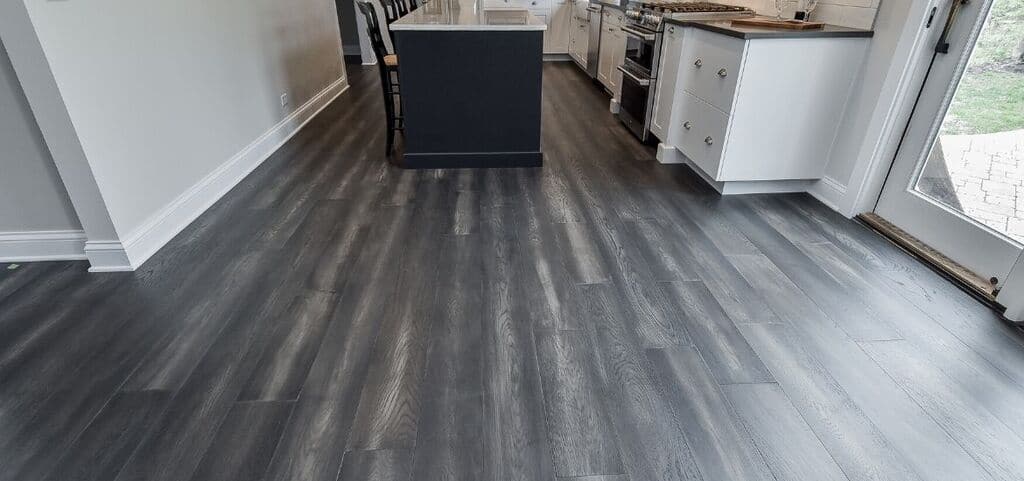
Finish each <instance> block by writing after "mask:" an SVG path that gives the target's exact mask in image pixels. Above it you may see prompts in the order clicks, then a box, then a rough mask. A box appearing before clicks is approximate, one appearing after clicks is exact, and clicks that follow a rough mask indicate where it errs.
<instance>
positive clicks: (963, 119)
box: [943, 71, 1024, 135]
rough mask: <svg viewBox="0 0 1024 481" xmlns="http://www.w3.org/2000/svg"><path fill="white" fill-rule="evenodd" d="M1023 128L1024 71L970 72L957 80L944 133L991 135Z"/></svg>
mask: <svg viewBox="0 0 1024 481" xmlns="http://www.w3.org/2000/svg"><path fill="white" fill-rule="evenodd" d="M1018 129H1024V72H1022V73H1014V72H1001V71H988V72H970V73H968V74H967V76H965V77H964V81H963V82H961V83H960V90H959V91H958V92H957V94H956V97H955V98H954V99H953V105H952V106H951V107H950V110H949V116H947V117H946V123H945V124H944V125H943V133H946V134H953V135H957V134H990V133H995V132H1007V131H1010V130H1018Z"/></svg>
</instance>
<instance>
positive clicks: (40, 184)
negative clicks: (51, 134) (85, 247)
mask: <svg viewBox="0 0 1024 481" xmlns="http://www.w3.org/2000/svg"><path fill="white" fill-rule="evenodd" d="M0 146H2V147H0V173H2V175H0V232H26V231H60V230H80V229H81V228H82V226H81V225H79V223H78V217H77V216H76V215H75V210H74V208H73V207H72V206H71V199H70V198H68V194H67V191H65V190H64V184H63V183H61V180H60V176H58V175H57V167H56V166H55V165H54V164H53V159H51V158H50V151H49V150H48V149H47V148H46V143H45V142H44V141H43V134H42V133H41V132H39V127H38V126H37V125H36V121H35V117H33V115H32V111H31V110H30V109H29V106H28V99H26V98H25V94H24V92H22V90H21V85H20V84H19V83H18V79H17V77H16V76H15V75H14V67H13V66H12V65H11V60H10V58H9V57H8V56H7V49H6V48H4V46H3V43H2V42H0Z"/></svg>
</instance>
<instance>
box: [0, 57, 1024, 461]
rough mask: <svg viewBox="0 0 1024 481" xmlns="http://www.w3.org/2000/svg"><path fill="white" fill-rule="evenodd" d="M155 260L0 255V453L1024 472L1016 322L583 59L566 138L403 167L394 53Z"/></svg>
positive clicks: (563, 122)
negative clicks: (509, 163) (392, 134)
mask: <svg viewBox="0 0 1024 481" xmlns="http://www.w3.org/2000/svg"><path fill="white" fill-rule="evenodd" d="M349 69H350V73H351V82H352V87H351V89H350V90H349V91H348V92H346V93H345V94H343V95H342V96H341V97H340V98H339V99H338V100H337V101H335V102H334V103H333V104H332V105H331V106H329V107H328V108H327V109H326V110H325V111H324V112H323V113H322V114H321V115H320V116H319V117H317V118H316V119H315V120H314V121H313V122H311V123H310V125H309V126H308V127H307V128H306V129H305V130H303V131H302V132H300V133H299V134H298V135H297V136H296V137H295V138H294V139H292V140H291V141H290V142H288V143H287V144H286V145H285V146H284V147H283V148H282V149H281V150H280V151H279V152H277V153H276V154H275V155H274V156H273V157H272V158H271V159H269V160H268V161H267V162H266V163H265V164H264V165H263V166H262V167H260V168H259V169H258V170H257V171H256V172H254V173H253V175H251V176H250V177H248V178H247V179H245V180H244V181H243V182H242V184H240V185H239V186H238V187H236V188H235V189H234V190H233V191H231V192H230V193H229V194H228V195H227V196H225V198H224V199H223V200H221V201H220V202H218V203H217V204H216V205H215V206H213V207H212V208H211V209H210V210H209V211H208V212H207V213H205V214H204V215H203V216H202V217H200V218H199V219H198V220H197V221H196V222H195V223H194V224H193V225H192V226H190V227H189V228H188V229H187V230H185V231H184V232H183V233H182V234H181V235H179V236H178V237H177V238H176V239H175V240H174V241H172V242H171V243H170V244H169V245H168V246H167V247H166V248H165V249H163V250H162V251H161V252H159V253H158V254H157V255H156V256H155V257H154V258H153V259H152V260H151V261H150V262H148V263H147V264H146V265H145V266H143V268H142V269H140V270H139V271H138V272H135V273H124V274H96V275H90V274H87V273H86V272H85V269H86V265H85V264H84V263H80V262H73V263H39V264H28V265H22V266H19V267H17V268H9V267H13V266H8V265H0V481H36V480H53V481H68V480H74V481H111V480H116V481H208V480H218V481H234V480H237V481H242V480H245V481H356V480H358V481H413V480H415V481H421V480H422V481H442V480H444V481H460V480H465V481H554V480H576V481H697V480H703V481H721V480H809V479H814V480H829V481H832V480H847V481H859V480H899V481H907V480H922V481H924V480H949V481H954V480H955V481H964V480H979V481H984V480H1020V479H1024V457H1022V456H1021V455H1020V454H1021V453H1024V335H1022V334H1021V332H1020V331H1019V330H1018V329H1016V328H1014V327H1012V326H1009V325H1006V324H1004V323H1002V322H1001V321H1000V320H999V319H998V318H997V316H995V315H994V314H993V313H991V312H990V311H988V310H987V309H986V308H984V307H982V306H981V305H979V304H977V303H976V302H974V301H973V300H972V299H971V298H970V297H969V296H967V295H966V294H964V293H962V292H961V291H959V290H958V289H956V288H955V287H953V286H951V285H949V284H947V283H946V282H945V281H944V280H943V279H941V278H940V277H938V276H937V275H935V274H934V273H933V272H931V271H930V270H929V269H927V268H925V267H923V266H922V265H920V264H919V263H917V262H916V261H915V260H914V259H912V258H910V257H909V256H907V255H905V254H904V253H903V252H901V251H900V250H898V249H896V248H895V247H893V246H891V245H890V244H888V243H887V242H886V241H885V240H883V239H881V238H880V237H878V236H876V235H875V234H873V233H872V232H870V231H868V230H867V229H865V228H864V227H862V226H860V225H859V224H856V223H854V222H852V221H849V220H847V219H844V218H842V217H840V216H839V215H837V214H835V213H833V212H831V211H829V210H828V209H827V208H825V207H824V206H822V205H821V204H819V203H818V202H816V201H815V200H813V199H811V198H810V197H808V196H806V195H781V196H745V197H734V198H721V197H719V196H717V195H716V194H715V193H714V192H713V191H712V190H710V189H709V188H708V187H706V186H705V185H703V184H702V183H701V182H700V181H699V180H698V178H697V177H696V176H695V175H694V174H693V173H692V172H690V171H689V170H688V169H687V168H685V167H682V166H663V165H659V164H658V163H657V162H656V161H655V160H654V151H653V149H651V148H650V147H648V146H643V145H640V144H639V143H637V142H636V141H635V140H634V139H633V138H632V137H631V136H630V135H629V134H628V133H627V131H626V130H625V128H624V127H622V126H621V125H620V124H619V123H618V122H617V121H616V120H615V118H614V117H613V116H612V115H611V114H609V113H608V112H607V104H608V99H607V97H606V96H605V95H604V94H603V93H602V92H601V91H600V90H599V89H598V88H597V87H596V86H595V85H594V84H593V83H591V82H590V81H589V79H586V78H584V76H583V75H582V74H581V73H580V72H579V71H578V69H576V67H575V66H573V65H571V64H568V63H550V64H546V65H545V67H544V104H543V121H544V128H543V142H544V150H545V152H546V163H545V167H544V168H542V169H524V170H491V171H482V170H476V171H471V170H436V171H404V170H400V169H397V168H395V167H392V166H390V165H388V164H387V163H386V162H385V161H384V159H383V158H382V156H381V155H380V153H381V152H382V151H383V141H384V140H383V137H384V136H383V118H382V117H383V109H382V108H381V95H380V91H379V88H378V85H377V83H376V82H377V78H378V76H377V74H376V73H375V71H374V70H372V68H366V67H360V66H356V65H352V66H350V67H349Z"/></svg>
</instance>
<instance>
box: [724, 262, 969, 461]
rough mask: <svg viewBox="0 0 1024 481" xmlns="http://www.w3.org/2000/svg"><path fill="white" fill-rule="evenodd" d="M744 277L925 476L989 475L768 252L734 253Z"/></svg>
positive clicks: (736, 263)
mask: <svg viewBox="0 0 1024 481" xmlns="http://www.w3.org/2000/svg"><path fill="white" fill-rule="evenodd" d="M731 259H732V261H733V264H735V265H736V268H737V269H739V270H740V272H742V273H743V276H744V277H746V278H747V280H749V281H750V285H752V286H755V288H757V289H758V290H759V291H761V292H762V294H763V296H764V298H765V299H769V302H771V303H772V309H774V310H775V312H776V313H778V315H779V317H780V318H782V319H785V320H786V321H787V322H789V323H790V324H792V325H793V326H794V327H795V328H796V329H794V332H795V333H796V334H797V335H798V337H799V342H800V345H801V346H803V347H804V348H805V349H807V351H808V352H809V353H810V354H811V355H812V356H813V357H814V358H815V360H817V361H819V362H821V364H822V366H823V367H825V368H826V369H828V372H829V374H831V375H832V377H833V378H834V379H835V380H836V382H838V383H839V384H840V385H841V386H842V388H843V390H844V391H845V392H846V393H847V394H848V395H849V396H850V399H851V400H853V402H854V403H855V404H856V405H857V406H858V407H859V408H860V409H861V410H863V411H864V413H865V415H866V416H868V417H869V418H870V419H871V420H872V421H873V422H874V424H875V426H876V427H878V430H879V431H881V432H882V434H883V435H884V436H885V437H886V439H888V440H889V441H891V442H892V443H893V447H894V448H895V449H897V450H899V451H900V453H901V454H902V455H903V456H904V457H905V458H906V459H907V461H909V462H910V463H912V464H913V466H914V468H915V469H916V470H917V472H919V473H921V474H922V476H923V477H925V478H926V479H947V478H948V479H979V480H980V479H989V476H988V473H987V472H986V471H985V470H984V469H983V468H982V467H981V466H980V465H979V464H978V463H977V462H976V461H975V460H974V459H973V458H972V457H971V456H970V455H968V453H967V452H966V451H965V450H964V449H963V448H962V447H961V446H960V444H958V443H957V442H956V441H955V440H954V439H953V438H951V437H950V436H949V434H948V433H947V432H946V431H945V430H943V429H942V428H941V427H940V426H939V425H938V424H937V423H936V422H935V421H934V420H933V419H932V418H931V417H930V416H929V415H928V414H927V413H926V412H925V411H924V410H922V409H921V407H920V405H918V404H917V403H916V402H914V401H913V400H912V399H911V398H910V397H909V396H907V395H906V393H905V392H904V391H903V390H902V389H901V388H900V387H899V386H898V385H897V384H896V383H895V382H894V381H893V380H892V379H891V378H890V377H889V376H888V375H887V374H886V373H885V371H883V370H882V369H881V368H879V367H878V366H877V365H876V364H875V363H874V362H873V361H872V360H871V358H870V357H868V356H867V354H865V353H864V351H863V350H862V349H861V348H860V346H859V345H857V344H856V343H855V342H854V341H853V340H852V339H850V338H849V336H847V335H846V333H845V332H843V331H842V330H841V329H839V327H838V326H837V325H836V324H835V323H834V322H833V321H832V320H831V319H829V318H828V316H826V315H825V314H824V313H823V312H821V310H820V309H818V307H817V306H816V305H815V304H814V303H813V302H812V301H811V300H810V299H808V298H807V297H806V296H804V295H803V294H802V293H801V292H800V290H799V289H798V288H797V287H796V285H794V284H793V282H792V281H791V280H789V278H787V277H786V276H785V274H783V273H782V272H781V271H779V269H778V268H777V267H776V266H775V265H774V264H772V263H771V261H769V260H768V259H767V258H765V257H764V256H734V257H731Z"/></svg>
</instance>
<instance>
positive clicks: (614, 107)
mask: <svg viewBox="0 0 1024 481" xmlns="http://www.w3.org/2000/svg"><path fill="white" fill-rule="evenodd" d="M608 111H609V112H611V113H613V114H617V113H619V99H617V98H615V97H612V99H611V100H609V101H608Z"/></svg>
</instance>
